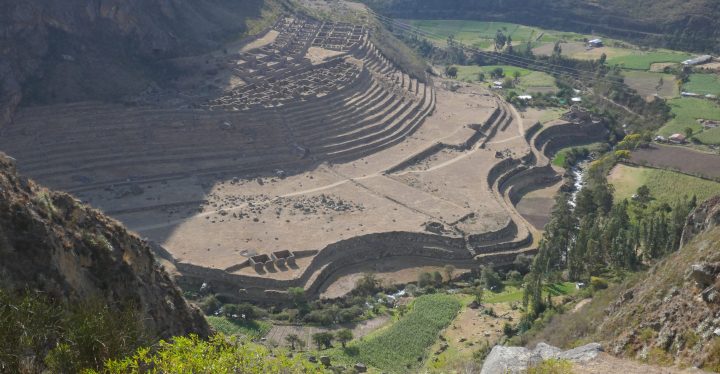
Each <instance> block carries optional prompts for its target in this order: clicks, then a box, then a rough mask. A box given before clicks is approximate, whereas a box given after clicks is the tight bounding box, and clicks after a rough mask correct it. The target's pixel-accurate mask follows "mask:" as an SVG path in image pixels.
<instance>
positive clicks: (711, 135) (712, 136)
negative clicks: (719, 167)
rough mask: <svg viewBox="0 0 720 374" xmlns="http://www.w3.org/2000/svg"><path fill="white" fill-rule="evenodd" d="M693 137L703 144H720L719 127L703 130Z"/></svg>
mask: <svg viewBox="0 0 720 374" xmlns="http://www.w3.org/2000/svg"><path fill="white" fill-rule="evenodd" d="M695 137H696V138H697V139H698V140H699V141H700V142H702V143H703V144H720V127H716V128H714V129H710V130H705V131H703V132H701V133H699V134H697V135H696V136H695Z"/></svg>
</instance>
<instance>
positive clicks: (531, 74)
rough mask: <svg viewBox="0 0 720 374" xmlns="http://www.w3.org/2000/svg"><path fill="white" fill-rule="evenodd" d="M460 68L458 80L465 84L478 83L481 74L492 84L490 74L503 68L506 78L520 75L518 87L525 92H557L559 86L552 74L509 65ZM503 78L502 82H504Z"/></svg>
mask: <svg viewBox="0 0 720 374" xmlns="http://www.w3.org/2000/svg"><path fill="white" fill-rule="evenodd" d="M456 67H457V68H458V76H457V79H458V80H461V81H464V82H477V81H478V74H479V73H480V72H484V73H485V81H486V82H492V81H493V80H494V79H493V78H491V77H490V72H491V71H492V70H494V69H496V68H498V67H499V68H502V69H503V72H504V73H505V77H508V78H513V77H514V74H515V72H516V71H517V72H519V73H520V78H519V82H518V83H517V85H516V87H517V88H518V89H520V90H522V91H525V92H537V91H543V92H545V91H555V90H556V89H557V86H556V85H555V78H553V77H552V76H551V75H550V74H546V73H543V72H539V71H532V70H528V69H523V68H519V67H515V66H509V65H492V66H477V65H470V66H456ZM504 79H505V78H501V79H500V80H504Z"/></svg>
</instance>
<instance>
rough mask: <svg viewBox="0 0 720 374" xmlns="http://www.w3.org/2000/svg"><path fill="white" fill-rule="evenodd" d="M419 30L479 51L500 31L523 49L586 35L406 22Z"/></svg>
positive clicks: (516, 26)
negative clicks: (523, 47)
mask: <svg viewBox="0 0 720 374" xmlns="http://www.w3.org/2000/svg"><path fill="white" fill-rule="evenodd" d="M404 22H407V23H409V24H411V25H413V26H415V27H418V28H420V29H422V30H423V31H427V32H430V33H433V34H437V35H438V37H437V38H435V40H436V41H443V42H444V41H445V40H446V39H447V38H448V37H449V36H450V35H453V37H454V38H455V40H457V41H460V42H462V43H465V44H468V45H471V46H473V47H475V48H483V49H486V48H490V47H492V46H493V44H494V38H495V34H496V33H497V31H498V30H502V32H503V33H504V34H505V35H507V36H510V37H512V40H513V46H515V47H516V48H520V47H522V46H521V44H522V45H524V44H525V43H527V42H528V41H530V42H531V43H532V44H533V46H536V45H538V44H541V43H550V42H555V41H556V40H561V39H562V40H582V39H583V38H584V37H585V36H584V35H581V34H576V33H572V32H562V31H553V30H545V29H541V28H537V27H530V26H524V25H519V24H516V23H509V22H486V21H466V20H406V21H404Z"/></svg>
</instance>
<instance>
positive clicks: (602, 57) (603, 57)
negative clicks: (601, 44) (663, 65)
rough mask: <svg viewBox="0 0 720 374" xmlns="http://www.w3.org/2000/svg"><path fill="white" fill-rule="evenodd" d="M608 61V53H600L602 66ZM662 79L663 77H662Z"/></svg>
mask: <svg viewBox="0 0 720 374" xmlns="http://www.w3.org/2000/svg"><path fill="white" fill-rule="evenodd" d="M606 61H607V55H606V54H605V53H603V54H601V55H600V60H599V61H598V62H599V63H600V66H603V65H605V62H606ZM660 79H662V78H660Z"/></svg>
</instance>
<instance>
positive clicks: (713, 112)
mask: <svg viewBox="0 0 720 374" xmlns="http://www.w3.org/2000/svg"><path fill="white" fill-rule="evenodd" d="M668 104H669V105H670V108H672V113H673V114H674V115H675V118H673V119H671V120H670V121H669V122H668V123H666V124H665V126H663V127H662V128H660V130H658V133H659V134H660V135H664V136H670V135H672V134H674V133H683V132H684V131H685V128H686V127H690V128H692V129H693V131H694V132H695V133H696V134H697V133H699V132H700V131H702V126H701V125H700V124H699V123H698V122H697V120H698V118H703V119H714V120H720V106H718V105H717V104H715V103H713V102H712V101H709V100H704V99H696V98H691V97H683V98H679V99H673V100H670V101H668Z"/></svg>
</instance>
